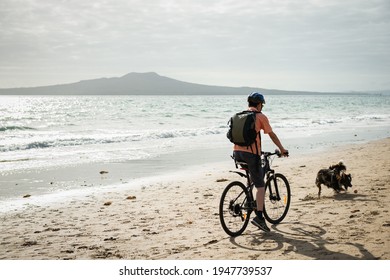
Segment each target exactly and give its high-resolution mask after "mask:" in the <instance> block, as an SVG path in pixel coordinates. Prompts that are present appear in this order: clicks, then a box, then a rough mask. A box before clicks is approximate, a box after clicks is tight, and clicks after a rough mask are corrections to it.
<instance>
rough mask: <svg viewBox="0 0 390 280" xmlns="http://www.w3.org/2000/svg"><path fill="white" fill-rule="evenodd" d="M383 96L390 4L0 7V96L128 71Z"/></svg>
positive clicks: (166, 2) (320, 1)
mask: <svg viewBox="0 0 390 280" xmlns="http://www.w3.org/2000/svg"><path fill="white" fill-rule="evenodd" d="M152 71H153V72H157V73H158V74H160V75H163V76H168V77H171V78H175V79H178V80H182V81H187V82H194V83H201V84H209V85H221V86H253V87H263V88H273V89H285V90H313V91H350V90H378V89H390V0H307V1H305V0H274V1H272V0H220V1H217V0H215V1H213V0H161V1H160V0H147V1H146V0H93V1H90V0H0V88H8V87H21V86H39V85H52V84H59V83H70V82H77V81H79V80H87V79H94V78H101V77H120V76H123V75H125V74H127V73H129V72H152Z"/></svg>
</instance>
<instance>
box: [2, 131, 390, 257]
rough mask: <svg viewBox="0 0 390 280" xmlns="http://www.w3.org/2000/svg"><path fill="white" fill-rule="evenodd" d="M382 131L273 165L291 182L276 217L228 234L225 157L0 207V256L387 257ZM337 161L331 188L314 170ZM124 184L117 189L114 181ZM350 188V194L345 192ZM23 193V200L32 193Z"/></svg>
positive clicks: (387, 189)
mask: <svg viewBox="0 0 390 280" xmlns="http://www.w3.org/2000/svg"><path fill="white" fill-rule="evenodd" d="M389 155H390V138H386V139H382V140H376V141H371V142H369V143H365V144H350V145H346V146H341V147H337V148H332V149H330V150H329V151H326V152H316V153H312V154H307V155H299V156H297V157H290V158H281V159H278V158H275V160H274V162H273V167H274V168H275V169H276V171H277V172H280V173H283V174H284V175H285V176H286V177H287V178H288V179H289V182H290V185H291V188H292V204H291V207H290V210H289V213H288V215H287V217H286V219H285V221H283V222H282V223H281V224H278V225H273V226H271V232H270V233H263V232H261V231H259V230H257V229H256V228H254V227H253V226H251V225H250V224H249V225H248V228H247V229H246V231H245V232H244V234H243V235H241V236H239V237H236V238H230V237H229V236H227V235H226V233H225V232H224V231H223V230H222V228H221V226H220V223H219V217H218V204H219V198H220V195H221V193H222V191H223V189H224V187H225V186H226V185H227V183H228V182H229V181H232V180H239V179H240V178H237V175H235V174H232V173H229V170H234V165H233V163H232V162H231V161H229V160H227V161H225V162H218V163H215V164H210V165H198V166H197V167H196V168H192V167H188V168H189V170H191V172H190V173H185V172H182V171H177V172H176V173H175V174H174V177H172V175H171V174H169V175H166V176H165V177H161V176H157V177H155V178H149V179H150V180H146V181H144V182H141V181H140V182H138V183H137V184H138V185H137V188H130V187H123V185H121V186H117V188H112V189H101V190H99V191H98V192H96V193H89V194H85V195H83V196H75V197H69V199H65V200H63V201H58V202H56V203H53V204H47V205H44V204H42V205H39V204H36V205H34V204H30V205H28V206H27V207H25V208H23V209H19V210H18V211H9V212H6V213H0V220H1V223H2V227H1V229H0V235H1V237H2V242H1V243H0V252H1V253H0V259H19V260H21V259H41V260H48V259H130V260H131V259H133V260H135V259H153V260H158V259H188V260H192V259H284V260H290V259H322V260H324V259H326V260H328V259H348V260H351V259H352V260H353V259H355V260H356V259H364V260H372V259H381V260H382V259H385V260H389V259H390V235H389V232H390V219H389V218H388V217H389V211H390V203H389V201H390V185H389V182H390V175H389V174H390V172H389V171H390V161H389V158H390V157H389ZM340 159H343V160H344V162H345V164H346V166H347V172H348V173H351V174H352V177H353V180H352V184H353V188H352V189H350V190H348V191H347V192H343V193H340V194H334V193H333V191H332V190H330V189H328V188H326V187H323V191H322V197H321V199H318V198H317V192H318V189H317V188H316V187H315V184H314V180H315V176H316V172H317V171H318V170H319V169H321V168H326V167H328V166H329V165H330V164H333V163H336V162H337V161H339V160H340ZM122 187H123V188H122ZM354 190H357V193H354V192H353V191H354ZM31 199H32V198H31Z"/></svg>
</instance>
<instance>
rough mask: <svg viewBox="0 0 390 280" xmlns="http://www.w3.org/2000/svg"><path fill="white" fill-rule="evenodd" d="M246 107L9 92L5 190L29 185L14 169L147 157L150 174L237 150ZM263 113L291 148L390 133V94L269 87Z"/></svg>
mask: <svg viewBox="0 0 390 280" xmlns="http://www.w3.org/2000/svg"><path fill="white" fill-rule="evenodd" d="M245 108H246V96H245V95H244V96H243V95H237V96H132V95H129V96H0V200H1V199H4V198H10V197H12V196H13V194H14V193H15V194H16V193H17V192H16V190H17V189H18V188H19V191H20V186H21V185H22V184H18V185H19V187H18V186H16V184H14V183H13V185H10V183H9V182H7V178H8V177H9V176H11V175H12V174H14V175H15V174H16V176H19V175H18V174H21V175H20V176H21V177H22V176H23V174H27V173H39V172H42V171H45V170H51V169H58V168H66V167H77V166H82V165H83V164H100V163H111V164H114V163H115V164H121V163H127V164H128V163H134V164H135V163H140V165H139V166H142V168H139V169H140V170H139V173H138V175H137V176H139V177H142V176H149V175H151V174H152V173H153V171H154V170H157V169H159V170H160V171H162V172H164V170H165V169H164V168H165V167H167V168H168V166H172V163H169V162H168V159H169V160H172V158H174V157H175V155H181V157H180V159H181V160H182V161H183V162H186V163H187V164H191V163H193V164H200V163H203V162H207V161H222V160H229V155H230V153H231V144H230V143H229V141H228V140H227V138H226V131H227V121H228V119H229V118H230V116H231V115H232V114H233V113H235V112H237V111H241V110H244V109H245ZM263 113H264V114H266V115H267V116H268V118H269V120H270V123H271V125H272V127H273V129H274V131H275V132H276V133H277V135H278V136H279V138H280V139H281V140H282V143H283V144H284V146H285V147H286V148H287V149H289V151H290V154H291V156H294V155H298V154H300V153H305V152H309V151H312V150H316V149H324V148H327V147H331V146H337V145H341V144H347V143H359V142H364V141H368V140H373V139H380V138H385V137H389V136H390V96H389V95H371V94H367V95H270V96H266V104H265V107H264V109H263ZM267 138H268V137H263V139H264V143H265V144H264V147H265V149H268V150H273V149H275V147H274V146H273V145H272V144H271V143H270V141H269V140H268V139H267ZM202 151H203V153H202ZM183 155H184V156H183ZM165 160H166V161H165ZM149 163H150V164H149ZM180 165H181V163H180V162H179V163H176V166H180ZM136 166H137V165H136ZM148 166H149V168H148ZM157 167H159V168H157ZM142 170H144V172H143V171H142ZM165 171H166V170H165ZM7 176H8V177H7ZM134 176H135V175H134ZM21 179H22V178H21ZM14 190H15V192H14ZM45 191H48V190H47V189H43V190H42V192H43V193H44V192H45ZM50 191H51V192H53V191H54V192H55V191H58V190H56V189H54V190H53V187H52V189H51V190H50ZM17 195H19V193H18V194H17Z"/></svg>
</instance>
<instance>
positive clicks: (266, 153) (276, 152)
mask: <svg viewBox="0 0 390 280" xmlns="http://www.w3.org/2000/svg"><path fill="white" fill-rule="evenodd" d="M261 154H262V155H264V156H265V157H270V156H274V155H277V156H278V157H281V156H282V153H281V152H280V151H279V150H278V149H276V150H275V152H274V153H271V152H261ZM284 155H285V156H286V157H288V156H289V154H288V151H286V153H284Z"/></svg>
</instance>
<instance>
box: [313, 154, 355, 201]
mask: <svg viewBox="0 0 390 280" xmlns="http://www.w3.org/2000/svg"><path fill="white" fill-rule="evenodd" d="M345 171H347V167H346V166H345V165H344V163H343V162H342V161H340V162H339V163H337V164H334V165H331V166H329V168H327V169H321V170H320V171H318V173H317V177H316V186H317V187H318V198H319V197H320V196H321V185H325V186H327V187H328V188H332V189H333V190H334V191H335V192H337V193H339V192H340V191H341V190H343V188H342V186H344V188H345V190H347V189H348V188H349V187H352V176H351V174H346V173H345Z"/></svg>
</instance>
